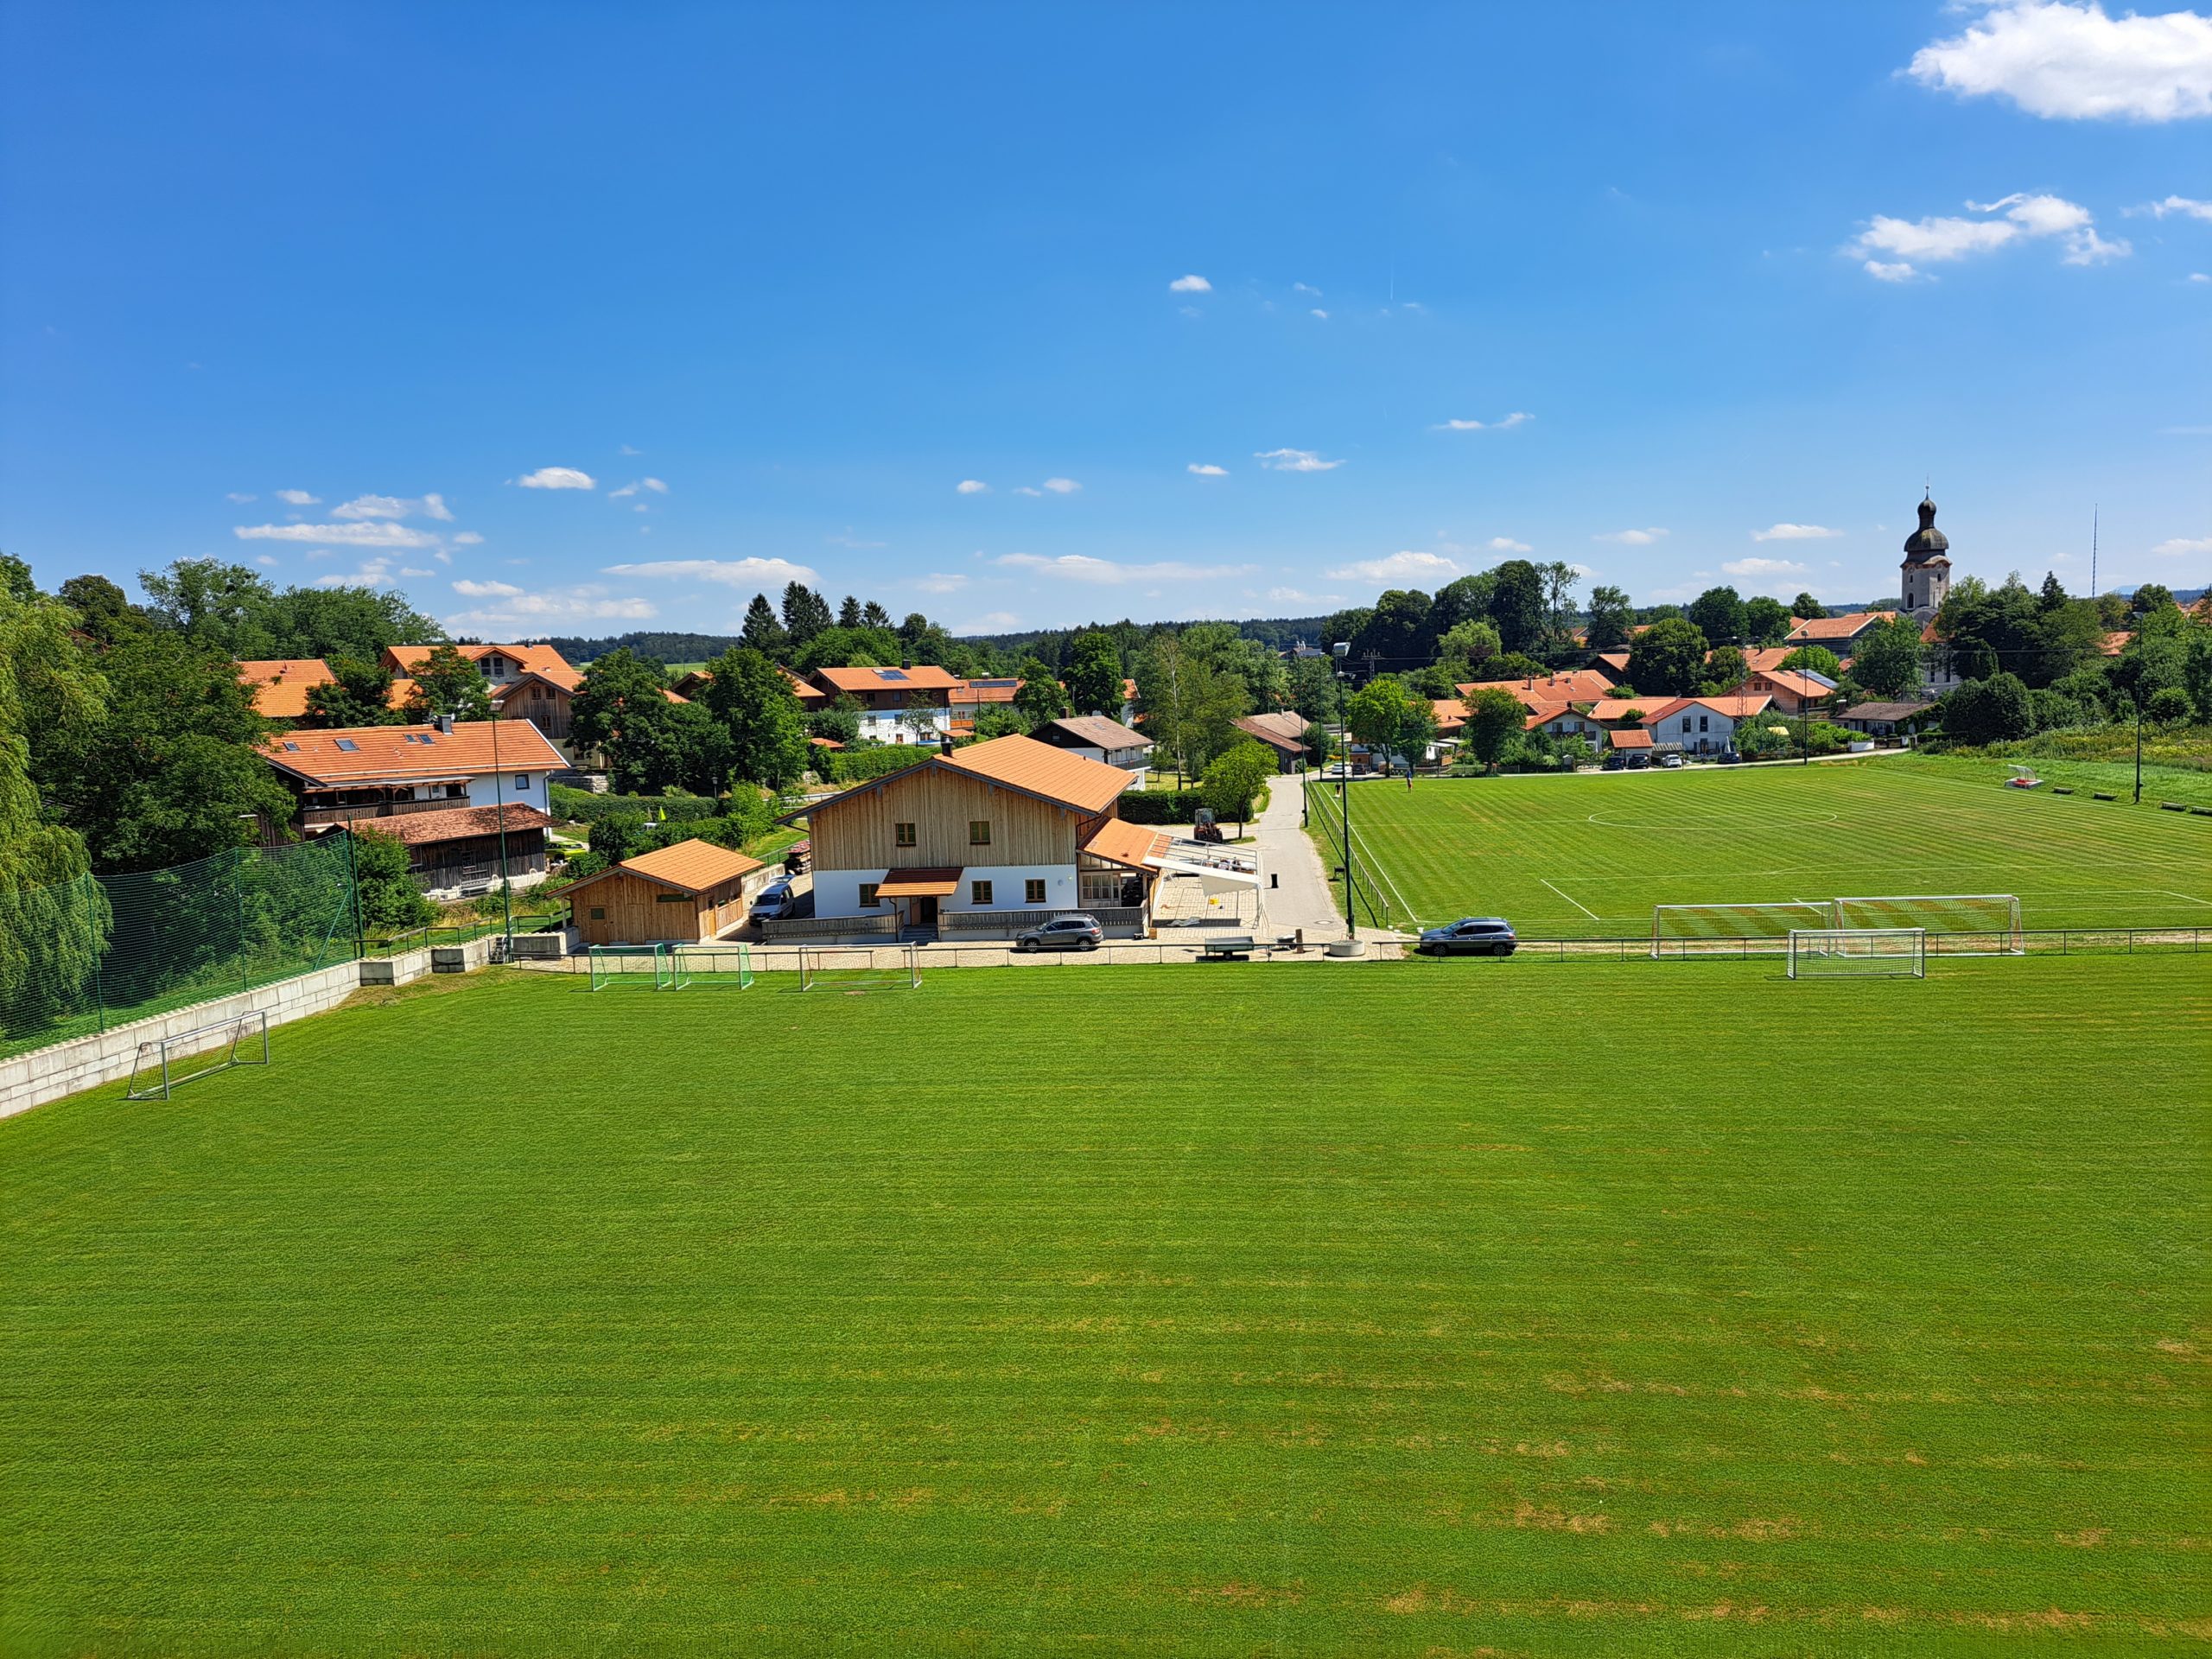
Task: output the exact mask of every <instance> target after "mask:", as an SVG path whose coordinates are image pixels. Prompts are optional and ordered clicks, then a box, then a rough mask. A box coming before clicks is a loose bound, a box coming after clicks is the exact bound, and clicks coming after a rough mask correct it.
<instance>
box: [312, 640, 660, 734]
mask: <svg viewBox="0 0 2212 1659" xmlns="http://www.w3.org/2000/svg"><path fill="white" fill-rule="evenodd" d="M621 654H623V655H627V653H626V652H625V653H621ZM595 666H597V664H594V667H595ZM333 672H335V670H333ZM412 678H413V680H414V684H413V685H411V686H410V688H409V689H408V692H407V702H406V706H405V709H404V713H405V714H406V716H407V718H408V719H409V720H410V721H413V722H414V723H416V725H421V724H423V722H424V721H432V720H435V719H437V718H438V717H439V716H440V715H450V716H451V717H452V718H454V720H489V719H491V718H492V694H491V692H490V691H489V690H486V687H485V684H484V673H483V671H482V670H481V669H480V668H478V667H477V666H476V664H474V663H472V662H470V661H469V660H468V658H466V657H464V656H462V655H461V652H458V651H456V650H454V647H453V646H451V645H439V646H438V647H437V648H436V649H435V650H434V651H432V652H430V654H429V656H427V657H425V658H423V660H422V661H421V662H419V663H417V664H415V670H414V673H413V675H412Z"/></svg>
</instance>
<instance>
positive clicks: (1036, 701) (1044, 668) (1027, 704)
mask: <svg viewBox="0 0 2212 1659" xmlns="http://www.w3.org/2000/svg"><path fill="white" fill-rule="evenodd" d="M1117 689H1118V688H1117ZM1014 707H1015V708H1016V709H1019V710H1020V713H1021V717H1022V718H1023V719H1024V720H1026V721H1028V722H1029V728H1030V729H1031V730H1032V731H1034V730H1035V729H1036V728H1038V727H1039V726H1042V725H1043V724H1045V722H1046V721H1052V720H1058V719H1059V718H1060V717H1061V716H1062V715H1067V714H1070V713H1072V712H1073V710H1072V709H1071V708H1070V706H1069V702H1068V694H1067V693H1066V692H1065V691H1064V690H1061V689H1060V683H1059V681H1058V680H1057V679H1055V678H1054V677H1052V668H1051V666H1050V665H1049V664H1046V662H1045V661H1044V660H1043V659H1042V658H1036V657H1032V658H1030V659H1029V660H1028V661H1027V662H1026V663H1024V664H1022V665H1021V684H1020V687H1019V688H1018V689H1017V690H1015V692H1014Z"/></svg>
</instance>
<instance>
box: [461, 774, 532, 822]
mask: <svg viewBox="0 0 2212 1659" xmlns="http://www.w3.org/2000/svg"><path fill="white" fill-rule="evenodd" d="M546 777H547V774H546V773H544V772H520V771H509V772H499V773H497V774H494V773H492V772H485V773H483V774H481V775H480V776H478V777H474V778H472V779H469V780H468V804H469V805H471V806H497V805H498V804H499V803H501V802H502V801H518V802H520V803H521V804H523V805H524V806H534V807H536V808H537V810H539V811H541V812H543V813H545V814H546V815H547V816H548V817H550V816H551V803H550V801H549V800H548V798H547V797H546V793H545V779H546ZM518 778H526V779H529V780H530V782H529V785H528V787H526V788H518V787H516V785H515V779H518ZM494 785H496V788H495V787H494ZM460 804H461V803H460V802H459V801H455V802H454V805H455V806H459V805H460Z"/></svg>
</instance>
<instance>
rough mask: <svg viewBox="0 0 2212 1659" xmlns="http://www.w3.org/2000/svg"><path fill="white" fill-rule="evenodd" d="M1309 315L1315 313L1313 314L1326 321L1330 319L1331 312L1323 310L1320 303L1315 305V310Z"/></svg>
mask: <svg viewBox="0 0 2212 1659" xmlns="http://www.w3.org/2000/svg"><path fill="white" fill-rule="evenodd" d="M1308 315H1313V316H1316V317H1319V318H1320V319H1321V321H1324V322H1326V321H1328V320H1329V314H1328V313H1327V312H1325V311H1324V310H1323V309H1322V308H1320V307H1319V306H1318V305H1317V306H1315V307H1314V308H1313V311H1312V312H1311V313H1309V314H1308Z"/></svg>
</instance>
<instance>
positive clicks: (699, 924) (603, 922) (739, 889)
mask: <svg viewBox="0 0 2212 1659" xmlns="http://www.w3.org/2000/svg"><path fill="white" fill-rule="evenodd" d="M767 880H768V867H767V866H766V865H765V864H763V863H762V862H761V861H760V860H759V859H757V858H747V856H746V855H744V854H743V853H734V852H731V851H730V850H729V849H728V848H727V847H717V846H715V844H714V843H713V842H709V841H700V840H697V839H696V838H695V839H693V840H690V841H679V842H677V843H676V844H675V845H674V846H673V847H663V848H660V849H658V850H657V851H654V852H650V853H640V854H639V855H638V856H637V857H635V858H626V859H624V860H623V861H621V862H620V864H617V865H614V866H613V867H612V868H608V869H604V870H601V872H600V873H599V874H597V875H589V876H586V877H585V878H584V879H583V880H581V881H579V882H577V883H576V884H575V886H574V887H570V888H569V893H568V898H569V915H570V916H571V918H573V919H574V922H575V928H576V931H577V933H578V934H579V935H580V936H581V937H582V940H583V942H584V943H585V944H664V943H668V942H675V943H678V944H703V943H705V942H706V941H708V940H710V939H718V938H721V937H722V936H723V935H724V934H727V933H729V932H732V931H735V930H736V929H738V928H740V927H742V926H744V925H745V922H746V918H747V907H748V906H750V904H751V903H752V899H753V894H754V893H758V892H759V891H760V888H761V887H763V886H765V885H766V882H767Z"/></svg>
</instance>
